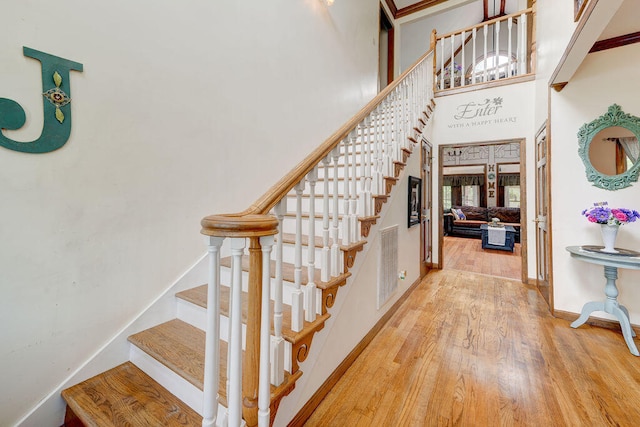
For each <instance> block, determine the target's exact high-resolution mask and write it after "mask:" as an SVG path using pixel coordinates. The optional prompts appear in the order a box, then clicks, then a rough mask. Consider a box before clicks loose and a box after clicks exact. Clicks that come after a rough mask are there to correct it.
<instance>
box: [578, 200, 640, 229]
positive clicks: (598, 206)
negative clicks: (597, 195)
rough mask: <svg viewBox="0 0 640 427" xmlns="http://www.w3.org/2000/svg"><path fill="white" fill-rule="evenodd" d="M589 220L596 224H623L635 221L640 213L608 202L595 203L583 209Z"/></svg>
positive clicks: (583, 213) (639, 216)
mask: <svg viewBox="0 0 640 427" xmlns="http://www.w3.org/2000/svg"><path fill="white" fill-rule="evenodd" d="M582 215H584V216H586V217H587V220H589V222H593V223H596V224H608V225H622V224H627V223H629V222H635V220H636V219H638V218H640V213H638V211H636V210H633V209H626V208H610V207H609V206H608V203H607V202H599V203H594V204H593V207H592V208H590V209H585V210H583V211H582Z"/></svg>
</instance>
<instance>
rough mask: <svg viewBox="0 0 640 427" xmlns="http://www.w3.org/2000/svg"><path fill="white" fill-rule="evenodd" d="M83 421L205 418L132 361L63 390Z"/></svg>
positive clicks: (183, 422)
mask: <svg viewBox="0 0 640 427" xmlns="http://www.w3.org/2000/svg"><path fill="white" fill-rule="evenodd" d="M62 397H63V398H64V400H65V401H66V402H67V404H68V405H69V408H71V410H72V411H73V412H74V414H75V415H76V416H77V417H78V419H79V420H80V421H82V422H83V423H84V424H85V425H96V426H131V425H140V426H143V425H144V426H195V425H201V424H202V417H201V416H200V415H198V414H197V413H196V412H195V411H194V410H193V409H191V408H190V407H189V406H187V405H186V404H185V403H184V402H182V401H181V400H179V399H178V398H176V397H175V396H174V395H173V394H171V393H170V392H169V391H168V390H167V389H165V388H164V387H162V386H161V385H160V384H158V383H157V382H155V381H154V380H153V379H152V378H151V377H149V376H148V375H147V374H145V373H144V372H142V371H141V370H140V369H139V368H138V367H137V366H135V365H134V364H133V363H131V362H126V363H123V364H122V365H119V366H116V367H115V368H113V369H110V370H108V371H106V372H103V373H101V374H99V375H96V376H95V377H93V378H89V379H88V380H86V381H83V382H81V383H79V384H76V385H74V386H73V387H70V388H68V389H66V390H63V391H62Z"/></svg>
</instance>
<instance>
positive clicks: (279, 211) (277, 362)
mask: <svg viewBox="0 0 640 427" xmlns="http://www.w3.org/2000/svg"><path fill="white" fill-rule="evenodd" d="M286 210H287V201H286V198H284V199H282V200H280V202H278V204H277V205H276V206H275V208H274V213H275V215H276V218H277V219H278V240H277V243H276V267H275V268H276V274H275V276H276V277H275V281H274V285H275V289H274V295H273V299H274V301H273V333H274V336H273V337H271V384H273V385H275V386H279V385H280V384H282V382H283V381H284V338H283V337H282V287H283V283H282V245H283V241H282V240H283V234H284V233H283V231H282V220H283V219H284V214H285V212H286Z"/></svg>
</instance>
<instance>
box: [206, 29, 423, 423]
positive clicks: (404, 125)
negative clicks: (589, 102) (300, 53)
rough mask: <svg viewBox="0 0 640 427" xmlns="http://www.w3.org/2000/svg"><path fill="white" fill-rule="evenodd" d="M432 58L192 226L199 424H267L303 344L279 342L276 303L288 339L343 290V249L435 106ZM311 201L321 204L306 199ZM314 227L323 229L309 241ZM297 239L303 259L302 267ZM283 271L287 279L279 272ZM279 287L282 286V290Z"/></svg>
mask: <svg viewBox="0 0 640 427" xmlns="http://www.w3.org/2000/svg"><path fill="white" fill-rule="evenodd" d="M433 52H434V47H433V41H432V47H431V49H430V50H429V52H427V53H426V54H425V55H423V56H422V57H421V58H420V59H419V60H418V61H417V62H416V63H415V64H414V65H413V66H412V67H410V68H409V69H408V70H407V71H405V72H404V73H403V74H402V75H401V76H400V77H399V78H398V79H396V80H395V81H394V82H393V83H391V84H390V85H389V86H388V87H386V88H385V89H383V90H382V91H381V92H380V93H379V94H378V96H376V97H375V98H374V99H373V100H372V101H371V102H369V103H368V104H367V105H366V106H365V107H364V108H363V109H362V110H361V111H360V112H359V113H357V114H356V115H355V116H354V117H353V118H352V119H351V120H349V121H348V122H347V123H346V124H345V125H344V126H342V127H341V128H340V129H339V130H338V131H337V132H335V133H334V134H333V135H331V136H330V137H329V138H328V139H327V140H326V141H325V142H324V143H323V144H322V145H320V146H319V147H318V148H317V149H315V150H314V151H313V152H312V153H311V154H310V155H309V156H308V157H307V158H306V159H304V160H303V161H302V162H301V163H300V164H299V165H298V166H296V167H295V168H294V169H293V170H292V171H291V172H290V173H288V174H287V175H286V176H284V177H283V178H282V179H281V180H280V181H279V182H278V183H277V184H276V185H274V186H273V187H272V188H271V189H270V190H269V191H268V192H267V193H265V195H264V196H262V197H260V198H259V199H258V200H256V201H255V202H254V203H253V204H252V205H251V206H250V207H249V208H248V209H247V210H245V211H244V212H240V213H236V214H224V215H210V216H207V217H205V218H204V219H203V220H202V222H201V225H202V234H204V235H205V236H207V242H208V243H207V244H208V247H209V260H210V261H209V268H210V273H209V276H210V277H209V287H208V299H207V301H208V310H207V331H206V337H207V338H206V353H205V380H204V410H203V426H213V425H215V424H216V420H217V418H219V417H224V418H226V420H225V422H226V424H227V425H229V426H239V425H240V423H241V422H242V420H243V419H244V421H245V422H246V424H247V425H249V426H253V425H256V424H258V425H261V426H267V425H268V424H269V423H270V422H272V421H273V418H274V417H275V410H276V409H277V406H278V404H279V401H277V402H274V401H273V398H272V395H273V393H276V392H278V390H280V392H282V394H283V395H286V394H288V393H289V392H290V391H291V390H292V389H293V387H294V385H295V379H296V378H297V377H298V376H299V375H300V374H301V372H299V366H298V364H299V363H300V362H302V361H304V360H305V359H306V357H307V355H308V353H309V346H310V340H302V341H301V342H296V343H288V342H287V343H285V337H284V333H283V323H284V320H283V319H284V316H283V300H284V299H285V298H287V299H288V301H289V303H290V305H291V306H292V308H291V311H292V313H291V324H290V325H289V327H290V329H291V330H292V331H293V333H294V334H295V333H296V332H300V331H301V330H302V329H303V328H304V327H305V325H311V324H313V323H318V321H317V320H316V317H317V316H321V315H324V314H325V313H326V312H327V308H329V307H331V306H332V305H333V302H334V299H335V296H336V293H337V288H338V287H339V286H341V285H343V284H344V283H346V278H347V277H348V275H349V273H348V268H350V267H351V266H352V264H353V259H354V254H353V253H351V252H352V251H353V250H359V249H353V247H354V246H357V245H358V244H359V243H361V241H362V239H363V237H366V236H367V235H368V232H369V228H370V226H371V224H372V223H373V222H375V218H377V216H376V215H377V214H378V213H379V211H380V209H381V207H382V202H381V201H384V200H386V197H387V196H388V193H389V191H390V189H391V187H392V186H393V184H394V183H395V180H396V179H397V178H395V176H396V175H394V173H395V172H396V167H397V165H399V164H404V163H403V162H404V161H406V157H407V156H408V154H409V153H410V152H411V149H412V147H413V144H412V143H411V142H410V141H413V142H414V143H416V142H417V141H418V140H419V139H420V135H421V132H422V129H423V127H424V124H425V123H426V118H428V115H429V114H430V111H431V109H432V107H433V105H434V104H433V87H434V85H433V65H432V64H433ZM358 163H359V164H360V168H358ZM358 169H359V172H358ZM318 181H322V183H321V184H320V185H321V191H322V197H316V183H317V182H318ZM341 190H342V191H341ZM303 196H304V197H303ZM303 199H304V200H308V209H307V212H308V213H307V214H304V213H303V201H304V200H303ZM316 200H318V201H319V202H320V203H319V204H316ZM290 201H292V203H288V202H290ZM340 202H342V203H340ZM341 206H342V209H341ZM290 209H293V212H289V210H290ZM318 211H320V212H318ZM304 221H307V227H306V231H307V232H308V236H307V237H306V239H307V240H306V242H304V241H303V234H302V233H303V231H302V230H303V226H302V225H303V222H304ZM316 221H318V226H319V227H321V229H322V233H321V234H322V235H321V236H318V240H317V239H316V231H315V227H316ZM290 223H291V224H292V225H289V224H290ZM340 224H341V226H340ZM287 227H290V228H287ZM287 230H288V231H289V233H286V231H287ZM292 231H293V233H294V234H295V236H294V238H293V245H294V246H293V251H294V257H293V258H294V263H293V265H292V266H289V267H286V268H285V264H286V263H285V261H284V255H283V253H284V251H283V246H284V245H285V244H286V243H287V240H288V239H289V238H290V237H289V235H290V233H291V232H292ZM274 238H275V243H274ZM224 239H230V241H231V251H232V257H231V258H232V263H231V269H232V272H231V277H232V283H231V284H230V285H231V292H230V294H231V297H230V308H229V313H230V314H229V322H230V333H229V342H228V354H227V358H228V363H227V366H228V367H227V370H228V372H227V378H228V387H227V389H228V390H227V394H226V402H220V403H226V407H227V412H226V413H225V414H218V413H217V408H218V403H219V400H221V399H220V397H219V396H220V395H221V394H222V393H221V391H220V390H219V388H218V384H219V382H220V381H219V379H220V375H221V374H220V372H219V366H220V365H219V360H220V354H219V352H220V347H219V344H218V342H219V339H220V336H219V328H220V323H219V310H218V308H217V307H218V306H219V303H220V291H219V287H220V269H221V261H220V248H221V246H222V243H223V240H224ZM316 241H317V242H318V243H317V246H318V248H319V249H318V251H319V252H318V254H319V256H316V251H315V250H316ZM305 244H306V246H307V249H308V252H307V257H306V262H303V256H302V254H303V249H302V247H303V246H304V245H305ZM274 245H275V251H272V247H273V246H274ZM245 247H248V248H249V249H248V274H249V275H248V279H247V280H248V283H247V284H246V285H247V286H246V287H247V289H248V291H247V293H248V301H247V307H248V308H247V313H246V340H245V342H244V353H243V351H242V349H243V341H242V318H243V314H242V302H241V298H242V293H241V290H242V287H243V283H242V277H243V276H242V271H243V253H244V252H246V249H245ZM361 247H362V246H359V248H360V249H361ZM272 252H273V254H272ZM317 259H318V260H319V261H320V265H319V266H316V260H317ZM305 270H306V274H305ZM290 271H292V277H290V276H287V275H288V274H291V273H289V272H290ZM285 276H286V277H285ZM272 278H273V279H272ZM285 280H286V281H287V282H290V283H293V284H292V285H286V286H285V285H284V284H283V282H285ZM272 288H273V291H272ZM303 289H304V291H303ZM285 291H286V292H285ZM285 294H286V295H285ZM270 297H271V298H273V320H271V319H270V312H271V307H270V301H269V299H270ZM325 318H326V317H325ZM319 320H322V319H319ZM322 321H324V320H322ZM271 322H273V323H272V324H271ZM321 328H322V326H320V327H318V330H319V329H321ZM285 345H288V346H290V347H291V354H292V360H291V361H288V360H285V357H284V354H285V350H284V347H285ZM285 371H287V372H285ZM287 381H289V382H287ZM274 390H276V391H274Z"/></svg>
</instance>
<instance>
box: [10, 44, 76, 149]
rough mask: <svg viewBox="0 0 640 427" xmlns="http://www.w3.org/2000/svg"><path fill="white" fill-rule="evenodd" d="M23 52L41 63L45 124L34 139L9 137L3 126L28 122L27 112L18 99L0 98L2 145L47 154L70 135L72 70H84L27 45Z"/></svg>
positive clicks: (13, 125) (74, 63)
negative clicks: (70, 78)
mask: <svg viewBox="0 0 640 427" xmlns="http://www.w3.org/2000/svg"><path fill="white" fill-rule="evenodd" d="M23 53H24V56H26V57H29V58H33V59H37V60H38V61H40V63H41V65H42V104H43V107H44V125H43V126H42V133H41V134H40V137H39V138H38V139H36V140H35V141H31V142H19V141H14V140H12V139H9V138H7V137H6V136H5V135H4V133H3V132H2V129H9V130H16V129H20V128H21V127H22V126H23V125H24V123H25V121H26V114H25V112H24V109H23V108H22V107H21V106H20V104H18V103H17V102H15V101H12V100H11V99H7V98H0V146H3V147H5V148H8V149H10V150H14V151H21V152H23V153H48V152H50V151H54V150H57V149H58V148H60V147H62V146H63V145H64V144H65V143H66V142H67V140H68V139H69V135H70V134H71V105H70V102H71V85H70V83H69V71H71V70H75V71H82V64H80V63H78V62H74V61H69V60H68V59H64V58H59V57H57V56H53V55H49V54H48V53H44V52H40V51H37V50H34V49H30V48H28V47H23Z"/></svg>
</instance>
